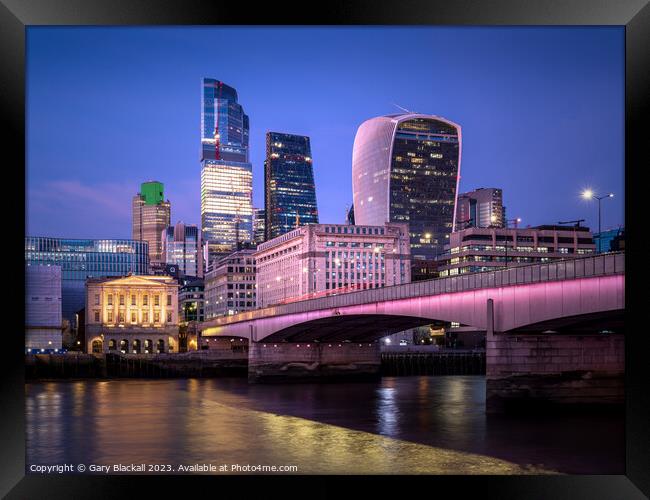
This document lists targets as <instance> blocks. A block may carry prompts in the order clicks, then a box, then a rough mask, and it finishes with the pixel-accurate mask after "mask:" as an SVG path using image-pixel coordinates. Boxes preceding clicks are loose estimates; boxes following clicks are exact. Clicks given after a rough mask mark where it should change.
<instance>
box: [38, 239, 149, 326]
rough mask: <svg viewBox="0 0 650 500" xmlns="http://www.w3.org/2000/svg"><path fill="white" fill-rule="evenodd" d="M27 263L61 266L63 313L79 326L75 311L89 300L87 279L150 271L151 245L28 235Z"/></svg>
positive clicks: (132, 241)
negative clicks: (87, 296)
mask: <svg viewBox="0 0 650 500" xmlns="http://www.w3.org/2000/svg"><path fill="white" fill-rule="evenodd" d="M25 263H26V264H27V265H28V266H39V265H52V266H55V265H56V266H61V298H62V300H61V303H62V314H63V318H64V319H67V320H68V321H69V322H70V324H71V325H75V323H76V321H75V320H76V318H75V313H76V312H77V311H79V310H80V309H82V308H83V307H84V304H85V302H86V292H85V282H86V278H91V277H92V278H98V277H101V276H124V275H126V274H128V273H133V274H140V275H143V274H148V273H149V244H148V243H147V242H146V241H134V240H78V239H63V238H48V237H39V236H27V237H25ZM77 326H78V325H77Z"/></svg>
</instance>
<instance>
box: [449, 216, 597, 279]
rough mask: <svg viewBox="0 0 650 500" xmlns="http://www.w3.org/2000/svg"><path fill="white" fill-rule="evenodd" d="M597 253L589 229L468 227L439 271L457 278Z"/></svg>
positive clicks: (456, 235) (452, 241) (454, 237)
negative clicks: (461, 275) (463, 275)
mask: <svg viewBox="0 0 650 500" xmlns="http://www.w3.org/2000/svg"><path fill="white" fill-rule="evenodd" d="M595 251H596V245H595V244H594V238H593V236H592V234H591V231H590V230H589V228H588V227H567V226H553V225H549V226H538V227H531V228H524V229H518V228H496V227H493V228H476V227H469V228H467V229H463V230H462V231H456V232H454V233H452V234H451V237H450V243H449V245H448V246H447V247H446V251H445V253H444V254H442V255H440V256H438V264H439V267H438V271H439V273H440V276H454V275H457V274H464V273H476V272H483V271H493V270H495V269H501V268H504V267H506V265H507V266H509V267H510V266H512V267H515V266H521V265H526V264H534V263H538V262H550V261H553V260H559V259H570V258H572V257H582V256H584V255H585V254H590V253H594V252H595Z"/></svg>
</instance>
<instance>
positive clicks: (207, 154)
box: [201, 78, 253, 263]
mask: <svg viewBox="0 0 650 500" xmlns="http://www.w3.org/2000/svg"><path fill="white" fill-rule="evenodd" d="M248 128H249V125H248V116H247V115H246V114H245V113H244V110H243V108H242V106H241V104H239V103H238V102H237V91H236V90H235V89H234V88H232V87H230V86H228V85H226V84H224V83H223V82H220V81H218V80H215V79H212V78H204V79H203V80H202V83H201V232H202V237H203V240H204V241H205V242H206V244H207V246H208V258H209V259H210V260H212V259H213V258H215V257H216V256H218V255H220V254H223V253H225V252H229V251H230V250H231V249H234V248H236V247H237V243H238V242H241V241H245V242H250V241H252V240H253V196H252V195H253V167H252V165H251V164H250V163H249V161H248ZM210 263H212V262H210Z"/></svg>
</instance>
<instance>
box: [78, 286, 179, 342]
mask: <svg viewBox="0 0 650 500" xmlns="http://www.w3.org/2000/svg"><path fill="white" fill-rule="evenodd" d="M85 319H86V349H87V352H89V353H91V352H93V353H102V352H108V353H110V352H115V353H118V352H122V353H124V354H155V353H163V352H178V283H177V282H176V280H174V279H173V278H171V277H169V276H123V277H119V278H90V279H89V280H88V281H87V282H86V318H85Z"/></svg>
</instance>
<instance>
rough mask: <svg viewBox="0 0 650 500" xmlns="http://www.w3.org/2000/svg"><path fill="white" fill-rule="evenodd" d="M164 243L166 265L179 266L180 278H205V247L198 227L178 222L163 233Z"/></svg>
mask: <svg viewBox="0 0 650 500" xmlns="http://www.w3.org/2000/svg"><path fill="white" fill-rule="evenodd" d="M162 241H163V255H164V257H165V263H166V264H174V265H175V266H177V268H178V276H195V277H202V276H203V245H202V242H201V232H200V231H199V228H198V227H197V226H195V225H189V224H188V225H185V224H183V223H182V222H178V223H176V225H175V226H170V227H168V228H167V229H165V230H164V231H163V234H162Z"/></svg>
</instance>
